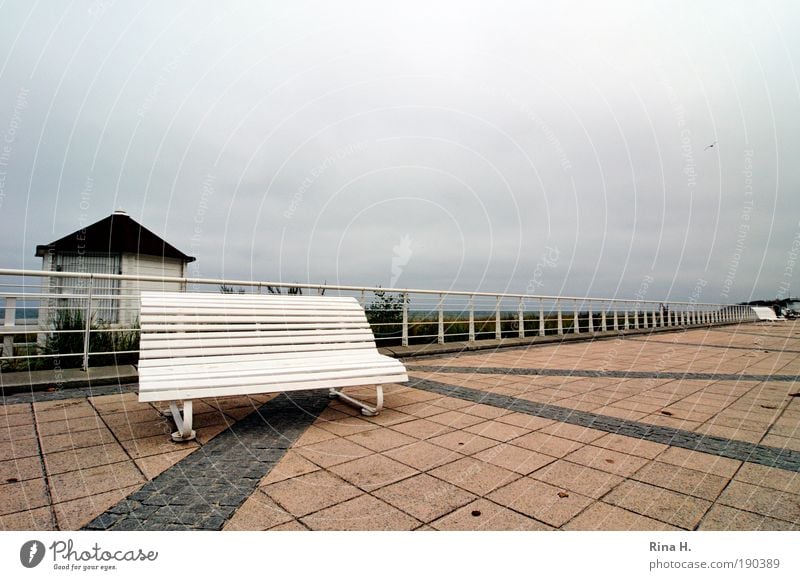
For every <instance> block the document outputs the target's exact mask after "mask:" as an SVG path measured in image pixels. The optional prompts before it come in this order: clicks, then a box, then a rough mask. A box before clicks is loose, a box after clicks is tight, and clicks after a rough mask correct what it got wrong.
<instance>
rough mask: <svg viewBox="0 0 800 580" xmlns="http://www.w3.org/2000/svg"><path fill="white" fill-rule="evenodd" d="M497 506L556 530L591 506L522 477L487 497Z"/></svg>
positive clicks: (576, 495) (584, 499) (585, 500)
mask: <svg viewBox="0 0 800 580" xmlns="http://www.w3.org/2000/svg"><path fill="white" fill-rule="evenodd" d="M488 498H489V499H490V500H492V501H494V502H495V503H498V504H500V505H501V506H504V507H508V508H511V509H513V510H515V511H518V512H522V513H523V514H525V515H528V516H530V517H532V518H536V519H537V520H539V521H541V522H544V523H546V524H548V525H550V526H553V527H555V528H559V527H561V526H562V525H564V524H565V523H567V522H568V521H569V520H571V519H572V518H573V517H575V515H577V514H578V513H580V512H581V511H583V510H584V509H585V508H586V507H587V506H588V505H590V504H591V503H592V499H591V498H588V497H586V496H584V495H581V494H579V493H576V492H567V491H566V490H564V489H561V488H558V487H554V486H552V485H549V484H547V483H543V482H541V481H537V480H535V479H532V478H531V477H523V478H521V479H518V480H516V481H514V482H512V483H510V484H508V485H507V486H505V487H502V488H500V489H498V490H496V491H493V492H492V493H491V494H489V496H488Z"/></svg>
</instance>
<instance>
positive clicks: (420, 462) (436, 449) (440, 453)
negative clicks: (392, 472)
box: [384, 441, 464, 471]
mask: <svg viewBox="0 0 800 580" xmlns="http://www.w3.org/2000/svg"><path fill="white" fill-rule="evenodd" d="M384 455H386V456H387V457H391V458H392V459H395V460H397V461H400V462H401V463H405V464H406V465H410V466H411V467H413V468H414V469H418V470H419V471H428V470H430V469H433V468H435V467H439V466H440V465H444V464H446V463H450V462H451V461H455V460H456V459H460V458H462V457H464V456H463V455H462V454H461V453H457V452H455V451H452V450H450V449H446V448H444V447H440V446H438V445H434V444H433V443H428V442H427V441H417V442H415V443H411V444H409V445H405V446H403V447H398V448H397V449H392V450H390V451H386V452H384Z"/></svg>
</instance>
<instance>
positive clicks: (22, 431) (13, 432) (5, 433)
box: [0, 423, 36, 441]
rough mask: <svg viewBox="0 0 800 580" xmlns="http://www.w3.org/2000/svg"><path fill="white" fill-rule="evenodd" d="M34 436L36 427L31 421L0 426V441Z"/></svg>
mask: <svg viewBox="0 0 800 580" xmlns="http://www.w3.org/2000/svg"><path fill="white" fill-rule="evenodd" d="M34 437H36V427H35V426H34V425H33V424H32V423H26V424H24V425H15V426H13V427H5V426H0V441H19V440H20V439H33V438H34Z"/></svg>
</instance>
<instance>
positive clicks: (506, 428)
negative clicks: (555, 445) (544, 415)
mask: <svg viewBox="0 0 800 580" xmlns="http://www.w3.org/2000/svg"><path fill="white" fill-rule="evenodd" d="M464 430H465V431H468V432H470V433H475V434H476V435H480V436H482V437H488V438H489V439H494V440H495V441H501V442H503V443H505V442H507V441H511V440H512V439H516V438H517V437H522V436H523V435H526V434H528V433H530V432H531V430H530V429H526V428H525V427H518V426H516V425H509V424H507V423H500V422H499V421H486V422H484V423H480V424H478V425H473V426H472V427H467V428H466V429H464Z"/></svg>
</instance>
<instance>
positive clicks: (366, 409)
mask: <svg viewBox="0 0 800 580" xmlns="http://www.w3.org/2000/svg"><path fill="white" fill-rule="evenodd" d="M375 390H376V394H377V398H376V400H375V406H374V407H373V406H371V405H367V404H366V403H365V402H363V401H359V400H358V399H354V398H353V397H351V396H350V395H345V394H344V393H343V392H341V391H340V390H338V389H331V390H330V392H329V393H328V396H329V397H330V398H331V399H334V398H339V399H341V400H342V401H344V402H345V403H347V404H349V405H352V406H354V407H358V408H359V409H361V414H362V415H366V416H367V417H374V416H375V415H377V414H378V413H380V412H381V409H383V386H382V385H376V387H375Z"/></svg>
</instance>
